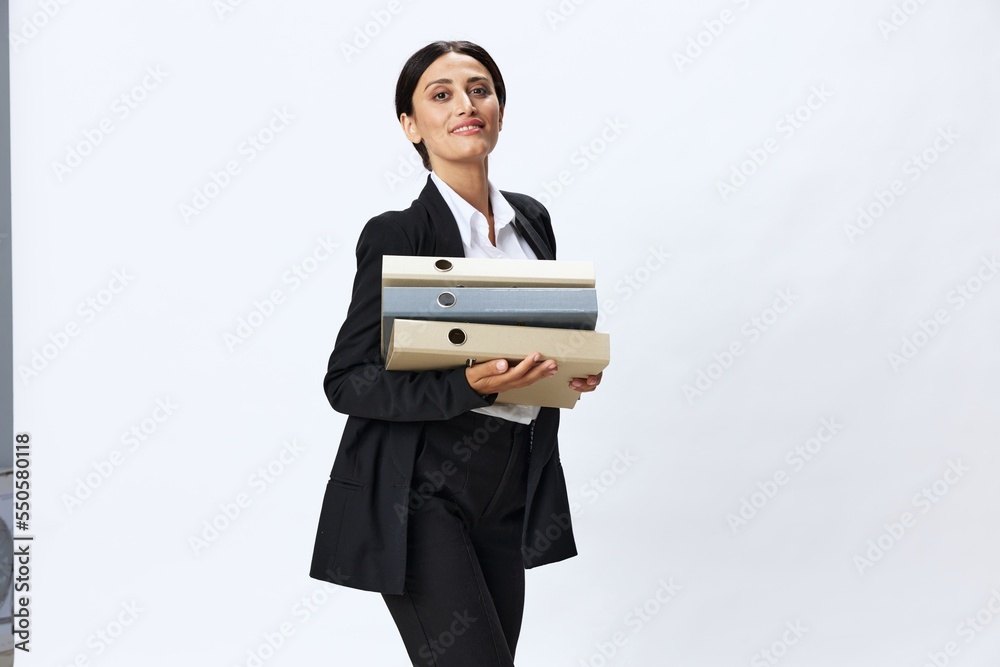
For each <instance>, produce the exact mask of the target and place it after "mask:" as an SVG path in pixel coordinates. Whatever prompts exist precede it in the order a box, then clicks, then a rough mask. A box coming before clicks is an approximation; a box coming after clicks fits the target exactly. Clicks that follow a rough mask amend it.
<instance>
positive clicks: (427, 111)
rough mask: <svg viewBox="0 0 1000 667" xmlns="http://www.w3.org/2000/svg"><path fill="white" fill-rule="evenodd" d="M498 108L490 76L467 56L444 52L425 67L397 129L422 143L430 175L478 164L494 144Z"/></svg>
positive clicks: (499, 114) (476, 61) (497, 133)
mask: <svg viewBox="0 0 1000 667" xmlns="http://www.w3.org/2000/svg"><path fill="white" fill-rule="evenodd" d="M502 120H503V108H501V107H500V103H499V101H498V100H497V96H496V90H495V89H494V87H493V78H492V77H491V76H490V74H489V72H488V71H487V70H486V68H485V67H483V65H482V64H481V63H480V62H479V61H478V60H476V59H475V58H473V57H471V56H467V55H465V54H461V53H455V52H449V53H446V54H444V55H443V56H441V57H440V58H438V59H437V60H435V61H434V62H433V63H431V66H430V67H428V68H427V69H426V70H425V71H424V73H423V75H421V77H420V81H419V82H417V88H416V90H414V91H413V114H412V115H407V114H405V113H404V114H402V115H401V116H400V117H399V122H400V125H401V126H402V127H403V132H405V133H406V138H407V139H409V140H410V141H412V142H413V143H420V141H421V140H423V142H424V146H425V147H426V148H427V153H428V155H429V156H430V161H431V166H432V167H433V168H434V171H437V170H438V167H440V166H445V164H446V163H451V164H456V165H457V164H461V163H469V162H482V161H483V160H485V159H486V156H487V155H489V154H490V153H491V152H492V151H493V148H494V147H495V146H496V145H497V139H498V135H499V133H500V123H501V121H502Z"/></svg>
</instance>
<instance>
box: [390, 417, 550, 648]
mask: <svg viewBox="0 0 1000 667" xmlns="http://www.w3.org/2000/svg"><path fill="white" fill-rule="evenodd" d="M530 430H531V429H530V426H528V425H525V424H518V423H515V422H511V421H507V420H505V419H500V418H497V417H493V416H488V415H483V414H480V413H476V412H467V413H465V414H462V415H460V416H458V417H456V418H454V419H450V420H448V421H440V422H428V423H427V425H426V428H425V430H424V439H423V442H422V443H421V447H420V449H419V450H418V455H417V461H416V463H415V467H414V473H413V480H412V482H411V485H410V488H411V501H410V508H409V510H410V514H409V517H408V518H407V521H408V530H407V556H406V583H405V587H404V592H403V594H402V595H385V594H384V595H383V596H382V597H383V598H384V599H385V603H386V605H387V606H388V608H389V612H390V613H391V614H392V618H393V620H394V621H395V623H396V627H397V628H398V629H399V633H400V635H401V636H402V638H403V643H404V644H405V646H406V650H407V653H408V654H409V656H410V661H411V663H412V664H413V665H420V666H424V665H429V666H431V665H432V666H434V667H513V665H514V650H515V648H516V646H517V638H518V635H519V634H520V631H521V617H522V614H523V611H524V562H523V559H522V555H521V533H522V529H523V525H524V504H525V496H526V494H527V480H528V458H529V445H530Z"/></svg>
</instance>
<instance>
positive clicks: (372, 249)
mask: <svg viewBox="0 0 1000 667" xmlns="http://www.w3.org/2000/svg"><path fill="white" fill-rule="evenodd" d="M356 252H357V273H356V274H355V277H354V288H353V291H352V295H351V305H350V306H349V308H348V310H347V317H346V319H345V320H344V324H343V325H342V326H341V328H340V333H339V334H338V335H337V340H336V343H335V345H334V349H333V353H332V354H331V355H330V362H329V365H328V366H327V372H326V376H325V377H324V379H323V388H324V390H325V392H326V396H327V399H328V400H329V401H330V405H331V406H333V409H334V410H336V411H337V412H342V413H344V414H347V415H354V416H357V417H365V418H369V419H382V420H387V421H434V420H443V419H451V418H452V417H456V416H458V415H459V414H462V413H463V412H467V411H469V410H472V409H473V408H481V407H486V406H488V405H492V404H493V402H494V401H495V400H496V397H497V395H496V394H490V395H488V396H485V397H484V396H481V395H480V394H478V393H476V391H475V390H474V389H473V388H472V387H471V386H470V385H469V382H468V380H467V379H466V377H465V369H464V368H455V369H450V370H446V371H387V370H385V366H384V364H383V362H382V359H381V355H380V344H381V335H380V325H381V317H382V256H383V255H412V254H415V249H414V247H413V244H412V243H411V241H410V240H409V238H408V237H407V236H406V234H405V233H404V231H403V230H402V228H401V227H400V226H399V224H398V223H397V222H396V221H394V220H392V219H391V217H389V216H386V215H384V214H383V215H382V216H378V217H375V218H372V219H371V220H369V221H368V223H367V224H366V225H365V227H364V229H363V230H362V231H361V236H360V238H359V239H358V245H357V251H356Z"/></svg>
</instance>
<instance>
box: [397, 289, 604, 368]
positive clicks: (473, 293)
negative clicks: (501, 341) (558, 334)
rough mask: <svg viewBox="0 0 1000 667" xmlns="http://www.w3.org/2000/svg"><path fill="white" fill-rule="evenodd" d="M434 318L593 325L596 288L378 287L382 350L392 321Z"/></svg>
mask: <svg viewBox="0 0 1000 667" xmlns="http://www.w3.org/2000/svg"><path fill="white" fill-rule="evenodd" d="M396 318H400V319H406V320H439V321H444V322H472V323H476V324H507V325H524V326H531V327H547V328H553V329H584V330H588V331H593V330H594V328H595V327H596V326H597V290H596V289H593V288H562V287H537V288H536V287H384V288H382V354H383V356H384V355H385V353H386V351H387V349H388V345H389V336H390V334H391V333H392V322H393V320H395V319H396Z"/></svg>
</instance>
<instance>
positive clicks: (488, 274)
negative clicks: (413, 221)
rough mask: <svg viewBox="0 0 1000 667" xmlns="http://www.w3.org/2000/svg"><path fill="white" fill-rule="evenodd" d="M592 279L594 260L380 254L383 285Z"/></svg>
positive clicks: (546, 283) (586, 283)
mask: <svg viewBox="0 0 1000 667" xmlns="http://www.w3.org/2000/svg"><path fill="white" fill-rule="evenodd" d="M595 282H596V281H595V278H594V263H593V262H577V261H566V260H550V259H503V260H496V259H484V258H478V257H414V256H410V255H385V256H383V257H382V287H594V285H595Z"/></svg>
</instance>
